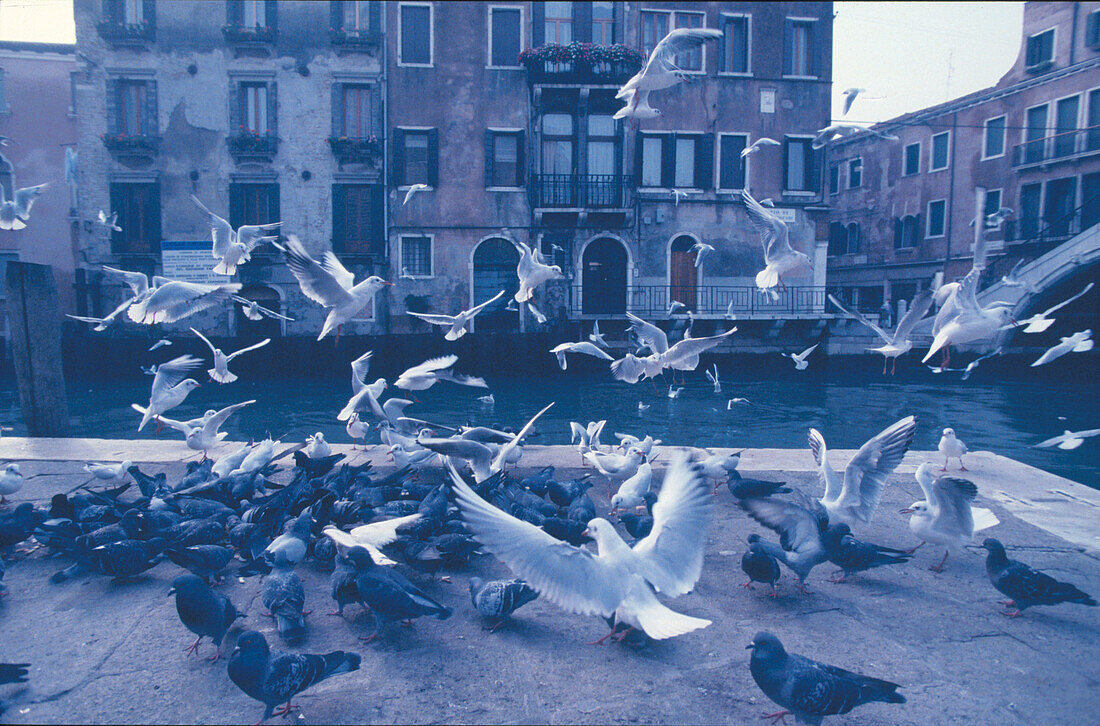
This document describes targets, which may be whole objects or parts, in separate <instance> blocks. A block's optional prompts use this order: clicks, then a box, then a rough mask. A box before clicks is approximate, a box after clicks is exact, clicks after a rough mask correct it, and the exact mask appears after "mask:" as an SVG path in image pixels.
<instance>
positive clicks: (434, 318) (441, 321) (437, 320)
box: [405, 310, 455, 327]
mask: <svg viewBox="0 0 1100 726" xmlns="http://www.w3.org/2000/svg"><path fill="white" fill-rule="evenodd" d="M405 314H406V315H412V316H413V317H414V318H420V319H421V320H423V321H424V322H425V323H431V324H432V325H446V326H448V327H449V326H451V325H454V324H455V318H454V316H453V315H435V314H432V313H414V312H413V311H412V310H406V311H405Z"/></svg>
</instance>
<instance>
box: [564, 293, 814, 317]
mask: <svg viewBox="0 0 1100 726" xmlns="http://www.w3.org/2000/svg"><path fill="white" fill-rule="evenodd" d="M776 293H777V294H778V298H777V299H772V297H771V296H770V295H766V294H764V293H762V292H760V290H759V289H757V288H756V287H754V286H751V285H697V286H686V285H685V286H678V285H633V286H631V287H629V288H628V289H627V290H626V292H625V294H624V293H623V292H622V291H620V292H619V293H618V294H617V295H609V294H605V292H604V291H602V290H598V289H591V288H590V289H589V290H587V291H586V290H585V289H584V286H583V285H573V286H571V287H570V292H569V314H570V316H572V317H576V316H580V315H608V316H615V315H624V314H625V313H627V312H630V313H632V314H634V315H637V316H638V317H641V318H647V319H654V318H664V317H667V316H668V312H669V306H670V305H671V304H672V302H673V301H677V302H680V303H681V304H683V305H684V309H686V310H688V311H690V312H691V313H692V314H694V315H699V316H705V317H720V316H724V315H726V314H727V313H729V314H732V315H734V316H735V317H738V318H752V317H761V318H772V317H783V316H785V315H792V316H810V315H814V314H820V313H823V312H824V310H825V288H824V287H811V286H799V287H787V288H785V289H779V290H777V291H776ZM684 309H680V310H679V312H680V314H682V313H683V312H684Z"/></svg>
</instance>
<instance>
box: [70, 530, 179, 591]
mask: <svg viewBox="0 0 1100 726" xmlns="http://www.w3.org/2000/svg"><path fill="white" fill-rule="evenodd" d="M166 546H167V542H165V540H164V539H162V538H160V537H154V538H152V539H150V540H147V541H144V542H142V541H140V540H136V539H125V540H122V541H121V542H111V543H109V544H105V545H102V546H100V547H95V548H93V549H92V550H90V551H89V552H88V553H87V559H88V562H89V564H90V565H91V567H92V569H94V570H95V571H96V572H99V573H100V574H103V575H110V576H111V578H112V581H113V582H115V583H119V582H122V581H124V580H129V579H131V578H133V577H137V576H138V575H140V574H141V573H143V572H145V571H146V570H148V569H150V568H152V567H154V566H156V565H157V563H159V562H160V561H161V554H162V553H163V552H164V548H165V547H166Z"/></svg>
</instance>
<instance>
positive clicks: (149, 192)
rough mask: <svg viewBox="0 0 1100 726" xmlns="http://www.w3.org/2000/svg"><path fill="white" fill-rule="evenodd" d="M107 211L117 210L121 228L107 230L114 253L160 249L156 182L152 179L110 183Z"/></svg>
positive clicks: (151, 252) (158, 186) (157, 250)
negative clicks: (108, 207)
mask: <svg viewBox="0 0 1100 726" xmlns="http://www.w3.org/2000/svg"><path fill="white" fill-rule="evenodd" d="M110 194H111V211H113V212H118V224H119V226H120V227H122V231H121V232H112V233H111V252H113V253H115V254H126V253H139V254H154V253H156V252H159V251H160V236H161V232H160V185H159V184H157V183H156V182H141V183H131V182H126V183H112V184H111V189H110Z"/></svg>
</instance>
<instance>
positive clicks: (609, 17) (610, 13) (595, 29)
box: [592, 2, 615, 45]
mask: <svg viewBox="0 0 1100 726" xmlns="http://www.w3.org/2000/svg"><path fill="white" fill-rule="evenodd" d="M614 37H615V3H612V2H594V3H592V42H593V43H594V44H596V45H611V44H612V43H614V42H615V40H614Z"/></svg>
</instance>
